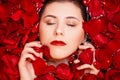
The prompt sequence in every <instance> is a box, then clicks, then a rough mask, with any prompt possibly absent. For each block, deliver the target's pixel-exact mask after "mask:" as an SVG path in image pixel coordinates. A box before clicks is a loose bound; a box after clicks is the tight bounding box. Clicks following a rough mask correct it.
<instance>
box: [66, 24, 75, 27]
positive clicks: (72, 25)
mask: <svg viewBox="0 0 120 80" xmlns="http://www.w3.org/2000/svg"><path fill="white" fill-rule="evenodd" d="M67 25H68V26H71V27H75V26H76V25H75V24H67Z"/></svg>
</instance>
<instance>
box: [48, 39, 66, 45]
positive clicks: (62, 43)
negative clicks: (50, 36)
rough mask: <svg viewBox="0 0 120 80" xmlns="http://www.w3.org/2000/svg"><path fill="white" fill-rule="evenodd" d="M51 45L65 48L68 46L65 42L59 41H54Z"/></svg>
mask: <svg viewBox="0 0 120 80" xmlns="http://www.w3.org/2000/svg"><path fill="white" fill-rule="evenodd" d="M50 44H52V45H55V46H65V45H66V43H65V42H63V41H57V40H54V41H52V42H51V43H50Z"/></svg>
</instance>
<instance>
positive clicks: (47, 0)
mask: <svg viewBox="0 0 120 80" xmlns="http://www.w3.org/2000/svg"><path fill="white" fill-rule="evenodd" d="M53 2H71V3H73V4H75V5H76V6H77V7H79V8H80V10H81V13H82V17H83V19H84V21H87V20H88V18H89V16H88V15H87V11H86V7H85V5H84V4H83V2H82V0H45V1H44V2H43V6H42V8H41V10H40V12H39V16H40V19H41V16H42V13H43V12H44V10H45V8H46V6H47V5H48V4H50V3H53ZM66 7H67V6H66Z"/></svg>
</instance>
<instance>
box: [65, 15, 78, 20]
mask: <svg viewBox="0 0 120 80" xmlns="http://www.w3.org/2000/svg"><path fill="white" fill-rule="evenodd" d="M66 19H76V20H77V21H80V20H79V19H78V18H76V17H73V16H68V17H67V18H66Z"/></svg>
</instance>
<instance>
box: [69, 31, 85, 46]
mask: <svg viewBox="0 0 120 80" xmlns="http://www.w3.org/2000/svg"><path fill="white" fill-rule="evenodd" d="M76 32H77V33H74V34H73V35H72V36H71V40H70V41H71V43H72V44H71V45H80V44H81V43H82V42H83V40H84V35H85V34H84V31H83V30H80V31H76Z"/></svg>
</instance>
